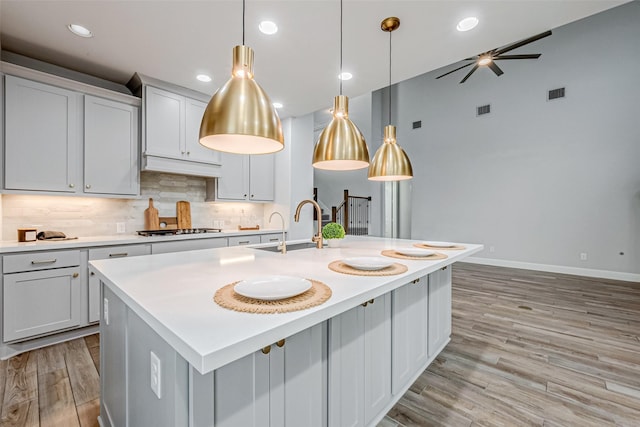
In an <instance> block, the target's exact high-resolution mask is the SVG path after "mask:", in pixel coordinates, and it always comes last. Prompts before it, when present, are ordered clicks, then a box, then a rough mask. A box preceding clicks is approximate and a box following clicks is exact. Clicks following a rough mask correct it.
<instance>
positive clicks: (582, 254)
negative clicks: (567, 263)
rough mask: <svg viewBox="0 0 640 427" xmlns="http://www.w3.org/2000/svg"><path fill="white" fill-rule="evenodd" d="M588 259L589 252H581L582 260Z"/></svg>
mask: <svg viewBox="0 0 640 427" xmlns="http://www.w3.org/2000/svg"><path fill="white" fill-rule="evenodd" d="M586 260H587V253H586V252H581V253H580V261H586Z"/></svg>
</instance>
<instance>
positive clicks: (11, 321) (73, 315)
mask: <svg viewBox="0 0 640 427" xmlns="http://www.w3.org/2000/svg"><path fill="white" fill-rule="evenodd" d="M3 280H4V292H3V296H4V303H3V321H4V322H3V326H4V335H3V341H5V342H7V341H17V340H22V339H25V338H30V337H33V336H36V335H42V334H47V333H51V332H55V331H59V330H62V329H68V328H71V327H75V326H79V325H80V287H81V279H80V268H79V267H70V268H59V269H56V270H45V271H30V272H26V273H16V274H5V275H4V278H3Z"/></svg>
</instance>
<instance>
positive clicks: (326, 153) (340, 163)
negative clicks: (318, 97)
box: [313, 95, 369, 170]
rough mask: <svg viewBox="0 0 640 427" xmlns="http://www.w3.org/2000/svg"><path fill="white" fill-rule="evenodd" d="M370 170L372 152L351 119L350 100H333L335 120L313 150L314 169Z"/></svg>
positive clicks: (345, 98) (325, 129)
mask: <svg viewBox="0 0 640 427" xmlns="http://www.w3.org/2000/svg"><path fill="white" fill-rule="evenodd" d="M367 166H369V149H368V147H367V142H366V141H365V139H364V136H363V135H362V132H360V129H358V127H357V126H356V125H355V123H353V122H352V121H351V120H350V119H349V98H347V97H346V96H345V95H338V96H336V97H335V99H334V107H333V118H332V119H331V121H330V122H329V124H328V125H327V127H325V128H324V129H323V131H322V133H320V136H319V137H318V141H317V142H316V145H315V148H314V150H313V167H314V168H316V169H324V170H355V169H364V168H366V167H367Z"/></svg>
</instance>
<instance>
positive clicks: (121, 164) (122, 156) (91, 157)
mask: <svg viewBox="0 0 640 427" xmlns="http://www.w3.org/2000/svg"><path fill="white" fill-rule="evenodd" d="M138 115H139V112H138V108H137V107H134V106H131V105H127V104H122V103H119V102H114V101H108V100H106V99H101V98H96V97H93V96H89V95H85V97H84V192H85V193H98V194H123V195H136V194H138V192H139V186H140V185H139V181H138V174H139V170H138V169H139V168H138V149H139V148H138V141H139V138H138Z"/></svg>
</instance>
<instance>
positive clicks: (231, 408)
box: [213, 351, 269, 427]
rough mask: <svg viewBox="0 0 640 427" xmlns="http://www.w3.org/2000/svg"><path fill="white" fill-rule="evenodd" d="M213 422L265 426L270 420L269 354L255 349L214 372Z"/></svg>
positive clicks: (234, 426) (226, 426)
mask: <svg viewBox="0 0 640 427" xmlns="http://www.w3.org/2000/svg"><path fill="white" fill-rule="evenodd" d="M213 381H214V393H213V395H214V409H213V413H214V417H215V421H214V425H215V426H216V427H238V426H242V427H263V426H265V425H268V423H269V355H268V354H263V353H262V351H256V352H255V353H252V354H249V355H248V356H245V357H243V358H242V359H238V360H236V361H234V362H231V363H229V364H228V365H225V366H223V367H222V368H219V369H217V370H216V371H215V372H214V380H213Z"/></svg>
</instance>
